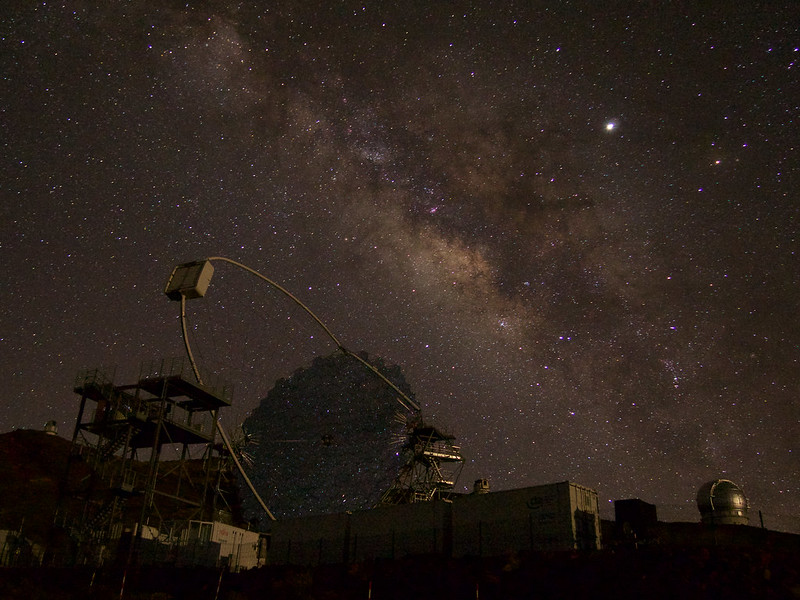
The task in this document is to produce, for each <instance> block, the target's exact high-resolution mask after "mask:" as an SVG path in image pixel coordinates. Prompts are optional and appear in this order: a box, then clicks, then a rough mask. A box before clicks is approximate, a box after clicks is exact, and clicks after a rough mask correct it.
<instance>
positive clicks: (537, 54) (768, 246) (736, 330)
mask: <svg viewBox="0 0 800 600" xmlns="http://www.w3.org/2000/svg"><path fill="white" fill-rule="evenodd" d="M698 4H699V5H700V7H694V4H693V3H655V4H654V3H634V2H613V3H589V2H585V3H584V2H572V3H570V2H558V3H554V2H538V1H535V2H503V3H489V2H473V3H461V2H432V3H428V2H418V3H396V2H372V1H368V2H358V3H356V2H305V1H303V2H300V1H297V2H278V3H263V2H222V1H219V2H207V3H184V2H168V1H165V2H152V1H145V0H133V1H131V2H126V3H124V4H119V3H111V4H109V3H102V2H97V3H94V2H90V1H88V0H87V1H80V0H79V1H75V2H38V3H34V2H21V1H18V0H11V1H10V2H5V3H3V6H2V8H0V73H2V86H0V132H1V136H0V139H1V140H2V162H0V194H2V200H1V201H0V260H1V261H2V264H3V276H2V285H0V380H1V381H2V383H3V392H2V394H0V402H2V405H1V406H2V412H1V414H0V430H2V431H7V430H10V429H12V428H18V427H25V428H31V427H33V428H41V427H42V426H43V424H44V422H45V421H47V420H49V419H56V420H57V421H58V422H59V425H60V431H61V434H62V435H65V436H69V435H71V431H72V426H73V424H74V420H75V417H76V412H77V400H78V398H77V396H75V394H73V392H72V382H73V378H74V376H75V375H76V373H77V372H78V371H79V370H80V369H83V368H95V367H104V366H107V367H109V368H112V367H116V382H117V383H128V382H130V381H131V380H132V379H135V378H136V377H137V375H138V373H139V364H140V363H141V362H142V361H147V360H151V359H157V358H161V357H172V356H180V355H182V353H183V346H182V342H181V337H180V329H179V324H178V313H179V309H178V303H175V302H170V301H169V300H168V299H167V297H166V296H164V294H163V289H164V286H165V284H166V281H167V278H168V277H169V274H170V272H171V271H172V268H173V266H174V265H176V264H178V263H182V262H186V261H189V260H195V259H199V258H203V257H208V256H225V257H229V258H231V259H234V260H237V261H241V262H242V263H244V264H246V265H248V266H250V267H252V268H254V269H256V270H258V271H260V272H261V273H263V274H264V275H266V276H267V277H269V278H271V279H273V280H274V281H276V282H278V283H280V284H281V285H283V286H285V287H286V288H287V289H288V290H291V291H292V292H293V293H294V294H296V295H297V296H298V297H299V298H301V299H302V301H303V302H304V303H305V304H306V305H308V306H309V307H310V308H311V309H312V310H313V311H314V312H315V313H316V314H317V315H318V316H319V317H320V318H321V319H322V320H323V321H324V322H325V324H326V325H327V326H328V327H329V328H330V329H331V331H333V332H335V333H336V335H337V336H338V338H339V339H340V340H341V342H342V343H343V344H344V345H345V346H346V347H347V348H348V349H352V350H353V351H361V350H364V351H367V352H369V353H370V355H374V356H381V357H383V358H384V359H385V360H386V362H387V364H396V365H399V366H400V367H401V368H402V369H403V373H404V375H405V378H406V379H407V381H408V383H409V385H410V387H411V389H413V390H414V393H415V394H416V399H417V401H418V402H419V403H420V404H421V405H422V409H423V414H424V416H425V418H426V420H430V421H432V422H434V423H436V424H437V425H438V426H440V427H444V428H445V429H446V430H447V431H448V432H449V433H452V434H453V435H455V436H456V437H457V438H458V442H459V443H460V445H461V447H462V452H463V454H464V456H465V457H466V458H467V464H466V467H465V469H464V473H463V475H462V479H461V481H460V482H459V489H469V488H471V485H472V481H473V480H474V479H475V478H477V477H486V478H488V479H489V480H490V483H491V485H492V488H493V489H495V490H499V489H508V488H514V487H522V486H526V485H537V484H544V483H552V482H556V481H563V480H567V479H569V480H572V481H575V482H577V483H580V484H583V485H586V486H590V487H593V488H596V489H597V490H598V492H599V494H600V498H601V503H602V504H603V511H604V514H605V515H610V514H611V507H612V505H611V503H610V502H611V501H612V500H613V499H617V498H629V497H639V498H642V499H643V500H646V501H648V502H652V503H655V504H657V505H658V507H659V516H661V517H662V518H664V519H683V520H692V521H695V520H698V518H699V514H698V512H697V510H696V507H695V505H694V496H695V493H696V491H697V489H698V488H699V487H700V486H701V485H702V484H703V483H704V482H706V481H708V480H710V479H713V478H716V477H727V478H730V479H732V480H733V481H735V482H736V483H737V484H739V485H740V486H741V487H742V488H743V489H744V490H745V492H746V493H747V494H748V496H749V498H750V501H751V503H752V506H753V509H754V512H753V513H752V516H753V520H752V521H751V523H755V524H758V516H757V513H756V512H755V511H758V510H761V511H762V514H763V517H764V523H765V525H767V526H768V527H771V528H776V529H785V530H789V531H794V532H800V519H799V518H798V513H797V497H798V494H800V488H799V486H798V481H800V460H798V440H800V425H798V422H799V420H800V408H799V407H800V403H799V402H798V392H799V391H800V365H798V357H799V355H800V345H799V344H800V326H799V321H800V320H799V318H798V314H800V311H799V309H800V306H798V304H800V301H799V299H800V292H799V291H798V283H799V282H798V279H800V277H799V276H798V273H799V272H800V268H799V267H798V256H797V248H798V244H797V230H798V212H799V211H800V203H798V198H797V193H798V192H797V190H798V188H800V185H799V184H800V170H799V169H798V148H797V146H798V140H800V131H799V130H798V112H800V104H799V103H800V100H798V99H800V85H798V73H799V72H800V71H799V70H800V63H799V62H798V61H799V60H800V47H799V46H798V44H799V43H800V42H799V40H800V35H798V33H799V31H798V23H800V5H798V4H797V3H795V2H786V3H785V6H783V8H781V5H780V3H771V4H770V5H769V6H768V7H767V6H760V5H759V4H757V3H750V2H740V3H716V6H717V8H714V3H698ZM266 6H270V8H265V7H266ZM723 7H724V8H723ZM215 266H216V271H215V275H214V278H213V280H212V282H211V286H210V288H209V291H208V294H207V295H206V297H205V298H203V299H197V300H191V301H189V303H188V307H187V313H188V318H189V322H190V332H191V340H192V344H193V347H194V349H195V352H196V354H197V359H198V363H199V364H200V365H201V368H202V369H204V370H205V371H206V372H215V373H219V374H222V375H224V376H225V377H227V378H229V379H230V380H231V381H232V382H233V383H234V384H235V386H236V392H235V394H234V400H233V402H234V406H233V407H232V408H231V409H228V410H227V411H226V412H225V413H224V414H223V417H222V418H223V421H224V422H225V423H226V424H227V425H229V426H230V427H233V426H235V425H238V424H239V423H241V422H242V421H243V420H244V419H245V418H246V416H247V415H248V413H249V412H250V411H253V410H254V409H255V408H256V406H258V404H259V401H260V400H261V399H262V398H264V397H265V396H266V395H267V392H268V391H269V390H270V389H271V388H272V387H273V384H274V382H275V381H276V380H277V379H279V378H285V377H288V376H289V375H290V374H291V373H293V372H294V371H295V370H296V369H298V368H302V367H307V366H308V365H310V364H311V363H312V360H313V359H314V357H316V356H326V355H328V354H330V353H331V352H332V351H333V350H335V344H333V343H332V341H331V340H330V338H329V337H328V336H326V335H325V333H324V331H323V330H322V329H321V328H320V327H319V325H318V324H317V323H315V322H314V321H313V319H311V318H309V316H308V315H307V314H306V313H304V312H303V311H302V310H301V309H300V308H299V307H298V306H296V305H294V304H293V303H292V302H290V301H288V300H287V298H286V297H284V296H282V295H281V294H280V293H278V292H277V291H276V290H275V289H272V288H271V287H270V286H268V285H266V284H265V283H264V282H263V281H261V280H259V279H257V278H256V277H253V276H252V275H251V274H248V273H246V272H244V271H242V270H237V269H236V268H234V267H232V266H230V265H227V264H224V263H216V265H215Z"/></svg>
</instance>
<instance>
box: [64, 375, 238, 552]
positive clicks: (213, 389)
mask: <svg viewBox="0 0 800 600" xmlns="http://www.w3.org/2000/svg"><path fill="white" fill-rule="evenodd" d="M185 370H186V371H188V373H187V374H190V373H191V371H189V370H188V368H187V369H184V361H180V360H173V361H159V362H155V363H151V364H149V365H147V366H144V367H143V368H142V370H141V371H140V376H139V378H138V380H137V382H136V383H134V384H130V385H115V384H114V383H113V380H112V378H111V377H108V376H106V375H105V374H103V373H102V372H101V371H99V370H90V371H87V372H85V373H82V374H80V375H79V376H78V379H77V381H76V383H75V388H74V391H75V393H77V394H79V395H80V397H81V401H80V408H79V411H78V417H77V420H76V424H75V430H74V433H73V438H72V448H71V452H70V459H69V461H70V465H72V464H74V462H75V461H83V462H85V463H86V465H87V466H89V467H90V469H91V470H90V473H91V476H89V477H84V478H83V479H81V480H80V481H78V482H74V481H73V482H72V483H70V484H69V489H67V490H65V491H66V496H67V498H68V502H67V506H68V507H72V511H71V514H69V515H66V514H65V515H64V520H65V523H66V524H68V526H69V529H70V531H71V533H72V536H73V538H75V539H76V541H77V542H78V544H79V548H83V550H82V551H81V552H82V554H83V556H82V558H81V560H83V561H87V562H97V561H102V560H103V556H102V553H103V552H105V549H106V548H110V547H111V544H113V543H114V542H115V541H117V540H118V539H119V538H120V537H121V536H122V535H123V534H124V533H125V532H126V531H127V532H130V534H131V535H132V536H133V537H134V539H135V540H139V539H141V537H142V535H143V532H145V531H150V532H154V533H155V532H159V531H161V530H162V528H163V526H164V523H165V521H167V520H168V519H174V518H176V515H177V516H179V517H180V518H181V519H187V520H188V519H208V520H210V519H212V518H215V517H216V516H217V513H218V512H219V511H220V510H221V509H223V508H225V504H226V499H225V497H224V495H223V494H222V492H221V491H222V489H223V488H225V487H226V486H224V485H222V479H223V478H225V477H226V476H227V475H226V471H229V464H228V460H227V457H226V455H225V453H224V452H223V451H222V447H221V446H220V445H219V444H216V443H215V438H216V427H215V423H216V420H217V416H218V411H219V409H220V408H223V407H226V406H230V399H229V397H230V389H229V388H228V387H227V386H225V385H222V384H218V385H200V384H198V383H196V382H194V381H192V379H193V376H191V378H190V377H186V376H184V371H185ZM92 405H93V406H94V410H93V411H92V410H90V407H91V406H92ZM165 448H166V449H167V450H166V452H165V451H164V450H165ZM198 458H202V461H198V460H196V459H198ZM190 462H191V463H192V464H190ZM198 463H199V464H202V469H198V468H197V466H196V465H197V464H198ZM66 480H67V481H68V482H69V481H70V478H69V477H67V478H66ZM76 507H77V508H76ZM66 512H70V511H69V509H67V511H66Z"/></svg>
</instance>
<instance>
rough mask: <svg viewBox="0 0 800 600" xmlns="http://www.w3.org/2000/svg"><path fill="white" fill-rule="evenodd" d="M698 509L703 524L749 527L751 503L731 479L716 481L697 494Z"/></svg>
mask: <svg viewBox="0 0 800 600" xmlns="http://www.w3.org/2000/svg"><path fill="white" fill-rule="evenodd" d="M697 508H698V510H699V511H700V520H701V521H702V522H703V523H720V524H726V525H747V523H748V522H749V518H748V516H747V511H748V510H749V508H750V503H749V502H748V501H747V496H745V495H744V492H743V491H742V489H741V488H740V487H739V486H738V485H736V484H735V483H733V482H732V481H731V480H729V479H715V480H714V481H709V482H708V483H705V484H703V486H702V487H701V488H700V489H699V490H698V492H697Z"/></svg>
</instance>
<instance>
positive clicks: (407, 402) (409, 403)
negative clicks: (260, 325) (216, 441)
mask: <svg viewBox="0 0 800 600" xmlns="http://www.w3.org/2000/svg"><path fill="white" fill-rule="evenodd" d="M206 260H209V261H214V260H219V261H222V262H226V263H230V264H232V265H234V266H236V267H239V268H240V269H244V270H245V271H247V272H248V273H252V274H253V275H255V276H256V277H258V278H259V279H262V280H263V281H266V282H267V283H268V284H269V285H271V286H272V287H274V288H275V289H277V290H278V291H280V292H282V293H283V294H285V295H286V296H288V297H289V298H290V299H291V300H292V301H293V302H295V304H297V305H298V306H300V308H302V309H303V310H304V311H306V312H307V313H308V314H309V315H310V316H311V318H312V319H314V320H315V321H316V322H317V324H318V325H319V326H320V327H322V329H323V330H324V331H325V333H326V334H327V335H328V337H329V338H331V339H332V340H333V343H334V344H336V347H337V348H339V350H341V351H342V352H344V353H345V354H347V355H348V356H352V357H353V358H355V359H356V360H357V361H359V362H360V363H362V364H363V365H364V366H365V367H367V368H368V369H369V370H370V371H372V372H373V373H374V374H375V375H377V376H378V377H379V378H380V379H381V380H383V382H384V383H386V384H387V385H388V386H389V387H390V388H392V389H393V390H394V391H395V392H397V393H398V395H399V396H400V397H399V398H398V399H397V400H398V402H400V404H402V405H403V407H404V408H405V409H406V410H413V411H417V412H419V410H420V406H419V404H417V403H416V402H414V401H413V400H412V399H411V398H409V397H408V395H407V394H405V393H404V392H403V391H402V390H401V389H400V388H398V387H397V386H396V385H395V384H394V383H392V382H391V381H389V379H388V378H386V377H384V375H383V374H382V373H381V372H380V371H378V369H376V368H375V367H374V366H373V365H372V364H370V363H369V362H367V361H366V360H364V359H363V358H361V357H360V356H358V354H356V353H355V352H351V351H350V350H348V349H347V348H345V347H344V346H343V345H342V343H341V342H340V341H339V340H338V339H337V338H336V336H335V335H333V333H332V332H331V330H330V329H328V327H327V326H326V325H325V323H323V322H322V319H320V318H319V317H318V316H317V315H315V314H314V312H313V311H312V310H311V309H310V308H308V307H307V306H306V305H305V304H303V303H302V302H301V301H300V299H299V298H297V297H296V296H295V295H294V294H292V293H291V292H290V291H289V290H287V289H286V288H284V287H283V286H281V285H280V284H278V283H276V282H274V281H272V280H271V279H269V278H267V277H265V276H264V275H262V274H261V273H259V272H258V271H256V270H255V269H251V268H250V267H248V266H247V265H243V264H242V263H240V262H236V261H235V260H231V259H230V258H225V257H224V256H210V257H208V258H207V259H206ZM189 360H190V361H191V360H192V359H191V355H190V357H189ZM195 373H196V371H195Z"/></svg>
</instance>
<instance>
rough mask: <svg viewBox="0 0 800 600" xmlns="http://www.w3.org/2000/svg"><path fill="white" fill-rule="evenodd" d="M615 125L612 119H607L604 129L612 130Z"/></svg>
mask: <svg viewBox="0 0 800 600" xmlns="http://www.w3.org/2000/svg"><path fill="white" fill-rule="evenodd" d="M616 126H617V125H616V123H614V121H609V122H608V123H606V131H612V130H613V129H614V127H616Z"/></svg>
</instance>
